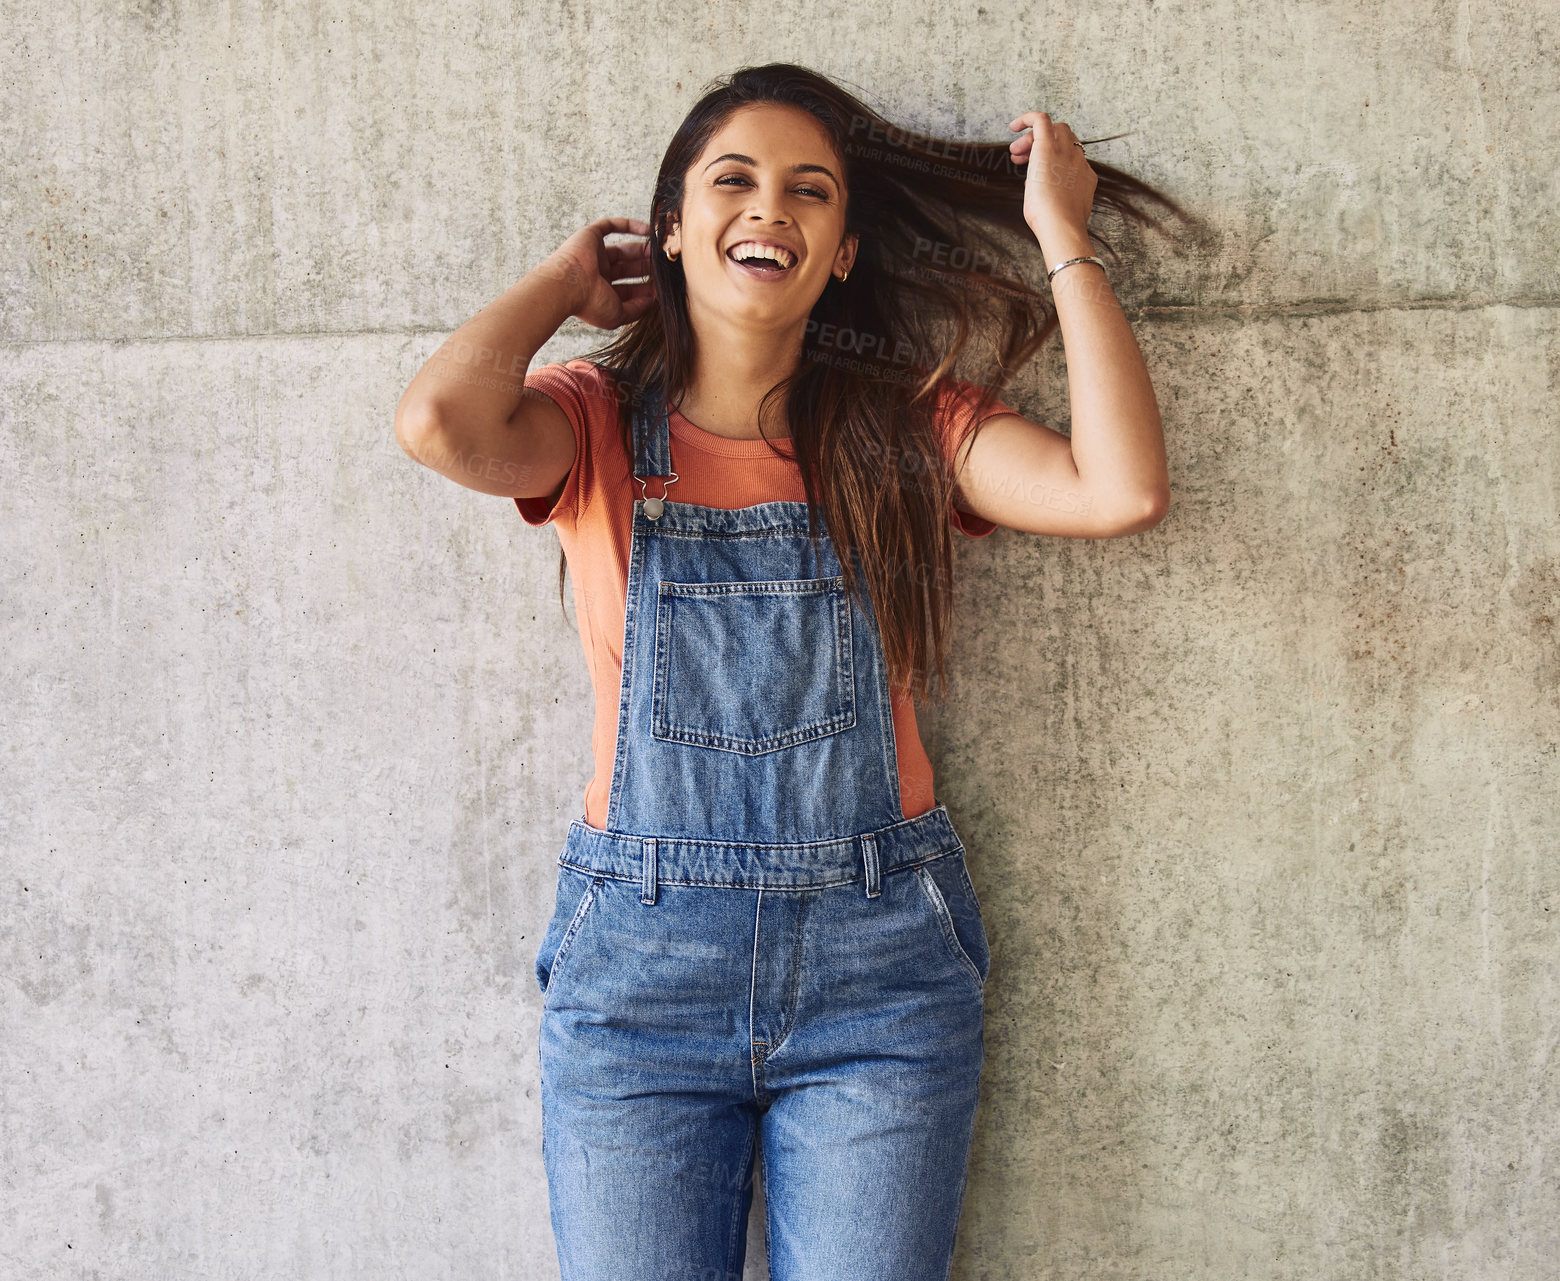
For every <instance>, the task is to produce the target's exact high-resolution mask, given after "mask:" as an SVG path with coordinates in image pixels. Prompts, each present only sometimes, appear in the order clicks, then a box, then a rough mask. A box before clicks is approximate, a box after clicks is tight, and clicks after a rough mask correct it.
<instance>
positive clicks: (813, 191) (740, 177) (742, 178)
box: [715, 173, 829, 200]
mask: <svg viewBox="0 0 1560 1281" xmlns="http://www.w3.org/2000/svg"><path fill="white" fill-rule="evenodd" d="M732 179H735V180H736V181H737V182H746V181H747V180H748V179H747V175H746V174H740V173H728V174H727V175H726V176H725V177H723V178H717V179H715V185H716V186H717V187H719V186H721V185H722V184H723V183H725V182H727V181H729V180H732ZM797 190H798V191H805V192H807V193H808V194H809V195H814V196H817V197H818V199H819V200H827V199H828V198H829V193H828V192H827V191H819V190H818V188H817V187H798V188H797Z"/></svg>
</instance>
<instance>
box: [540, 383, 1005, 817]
mask: <svg viewBox="0 0 1560 1281" xmlns="http://www.w3.org/2000/svg"><path fill="white" fill-rule="evenodd" d="M525 385H526V386H527V387H532V388H535V389H536V390H537V391H540V392H542V393H544V394H545V395H547V396H549V397H550V398H551V399H552V400H554V401H556V402H557V404H558V407H559V408H560V409H562V410H563V412H564V415H565V416H566V417H567V418H568V420H569V422H570V424H571V425H572V426H573V428H574V442H575V450H574V462H573V464H572V465H571V466H570V468H569V474H568V475H567V476H565V477H564V480H563V485H562V487H561V489H560V490H559V492H558V493H557V494H556V495H555V496H553V497H550V498H517V499H515V505H516V506H517V507H518V508H519V509H520V515H521V516H523V517H524V518H525V521H526V523H527V524H529V525H547V524H551V525H553V526H554V527H555V528H556V529H557V532H558V541H559V542H560V543H562V544H563V550H564V554H565V556H567V557H568V562H569V571H570V575H571V577H572V579H573V583H574V609H575V617H576V618H577V619H578V620H579V628H580V642H581V644H582V645H583V646H584V648H585V662H586V665H587V666H588V668H589V669H590V681H591V686H592V688H593V689H594V690H595V696H596V717H595V724H594V727H593V729H592V732H591V749H592V754H593V755H594V757H595V763H596V776H595V777H594V778H593V779H591V781H590V783H589V785H588V786H587V787H586V788H585V821H586V822H587V823H589V824H590V825H591V826H592V827H596V828H604V827H605V826H606V813H607V796H608V789H609V788H610V787H611V785H612V764H613V757H614V754H615V752H616V749H617V731H618V725H617V716H618V702H619V696H620V694H621V691H622V684H623V627H624V623H625V620H626V616H627V605H628V554H629V544H630V539H631V530H632V524H633V511H634V500H635V499H636V498H638V497H639V490H638V487H637V486H636V485H635V484H634V483H633V480H632V469H631V468H630V466H629V460H628V459H627V458H626V457H625V456H624V454H623V443H622V439H621V437H620V435H619V431H618V422H617V411H618V399H617V395H616V393H615V391H614V390H613V388H612V384H611V380H610V377H609V375H607V374H605V373H603V372H602V371H601V370H600V369H599V368H598V367H597V366H595V365H593V364H591V363H590V362H589V361H586V360H570V361H567V362H563V363H555V364H548V365H542V366H540V367H538V368H536V369H534V370H532V371H531V372H530V373H528V374H527V375H526V378H525ZM977 397H978V389H977V388H975V387H974V385H973V384H971V383H966V382H960V381H957V380H951V379H950V380H946V381H945V382H944V384H943V387H942V389H941V390H940V393H939V401H938V409H937V417H936V423H937V426H938V431H939V433H940V435H941V437H942V441H943V446H944V449H945V451H946V456H947V457H948V458H949V459H950V460H951V459H952V458H954V457H955V456H956V454H955V450H956V447H957V445H958V444H961V443H962V442H963V440H964V437H965V435H966V434H967V433H968V431H969V430H970V429H971V428H972V427H973V426H974V425H975V420H974V419H973V417H972V410H973V408H974V400H975V399H976V398H977ZM1014 412H1016V411H1015V410H1013V409H1010V408H1009V407H1008V406H1007V405H1005V404H1003V403H1002V402H1001V401H994V402H993V403H992V405H991V406H990V408H989V409H988V410H987V412H986V414H985V415H983V416H982V417H983V419H984V418H986V417H990V416H991V415H993V414H1011V413H1014ZM667 427H668V430H669V433H670V437H671V439H670V442H669V443H670V445H671V453H672V470H673V471H674V472H676V473H677V479H676V481H674V482H672V485H671V487H670V488H671V492H669V493H668V494H667V499H668V501H670V502H681V503H695V504H698V505H700V506H704V507H722V508H728V509H729V508H736V507H751V506H753V505H755V504H757V503H768V502H782V501H790V502H805V501H806V500H807V495H806V491H805V490H804V489H803V486H802V474H801V469H800V468H799V467H798V466H797V465H796V463H795V461H794V460H792V459H789V458H780V457H776V456H775V455H774V454H773V453H772V452H771V450H770V445H769V443H768V442H767V441H764V440H732V439H730V438H728V437H725V436H717V435H715V434H714V433H713V432H707V431H705V430H704V429H703V428H701V427H695V426H694V425H693V424H692V423H691V422H689V421H688V420H687V419H686V418H684V417H683V416H682V415H681V414H680V413H678V412H677V411H676V410H671V411H670V412H669V414H668V418H667ZM778 444H779V446H780V448H782V449H785V448H787V445H786V443H785V442H784V441H781V442H778ZM649 492H650V493H652V494H655V493H659V492H660V485H659V484H658V483H656V482H651V485H650V489H649ZM950 519H952V521H953V522H954V524H955V526H957V527H958V528H959V529H960V530H961V531H962V532H964V533H965V534H967V535H969V536H970V537H971V538H984V537H986V536H987V535H988V534H990V533H991V532H992V531H993V530H994V529H996V526H995V525H994V524H993V523H992V522H991V521H989V520H985V519H983V518H981V517H979V516H976V515H975V514H974V513H972V512H965V511H960V510H959V509H958V508H953V509H952V512H951V513H950ZM890 704H891V708H892V714H893V725H894V744H895V750H896V754H897V756H898V761H899V795H900V803H901V807H902V809H903V810H904V816H905V817H906V818H914V817H916V816H917V815H918V814H924V813H925V812H926V811H927V810H929V809H931V808H932V807H933V804H934V800H933V790H932V767H931V762H930V761H929V760H928V759H927V756H926V749H925V748H924V747H923V746H922V744H921V734H920V730H919V728H918V727H917V725H916V719H915V702H914V700H913V698H912V696H911V694H910V693H909V691H908V690H893V691H890Z"/></svg>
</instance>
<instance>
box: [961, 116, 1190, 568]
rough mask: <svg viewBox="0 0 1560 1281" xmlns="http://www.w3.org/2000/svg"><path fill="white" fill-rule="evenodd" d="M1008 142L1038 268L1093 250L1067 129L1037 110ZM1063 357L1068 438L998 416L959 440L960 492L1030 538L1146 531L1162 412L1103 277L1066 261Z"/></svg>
mask: <svg viewBox="0 0 1560 1281" xmlns="http://www.w3.org/2000/svg"><path fill="white" fill-rule="evenodd" d="M1024 125H1029V126H1031V132H1030V134H1029V135H1028V136H1027V137H1021V138H1016V139H1014V140H1013V143H1012V151H1013V158H1014V161H1015V163H1017V162H1023V161H1026V160H1027V163H1028V166H1029V168H1028V172H1027V173H1026V175H1025V180H1024V219H1025V221H1026V222H1028V224H1029V226H1030V229H1031V230H1032V231H1033V232H1034V233H1035V236H1036V238H1037V239H1038V240H1039V242H1040V250H1041V253H1042V254H1043V255H1044V257H1045V263H1046V267H1047V268H1048V269H1049V268H1052V267H1055V266H1057V264H1059V263H1063V262H1066V261H1067V260H1068V259H1069V258H1086V257H1090V256H1092V255H1093V253H1094V250H1093V247H1092V245H1091V244H1090V241H1089V233H1088V229H1087V223H1088V216H1089V210H1090V208H1091V207H1092V204H1093V197H1094V188H1095V178H1094V172H1093V170H1091V169H1090V168H1089V166H1088V162H1087V161H1086V160H1085V159H1084V157H1083V151H1082V149H1081V148H1079V147H1078V146H1076V145H1075V144H1074V142H1073V137H1072V130H1071V129H1069V128H1068V127H1067V126H1066V125H1065V124H1059V123H1057V124H1053V123H1052V121H1051V118H1050V116H1048V115H1047V114H1046V113H1045V112H1040V111H1026V112H1025V113H1024V114H1023V115H1021V116H1019V117H1018V118H1017V119H1016V120H1014V121H1013V122H1012V125H1011V127H1012V128H1014V129H1019V128H1021V127H1023V126H1024ZM1051 296H1052V298H1053V299H1054V300H1055V303H1056V313H1057V318H1058V320H1059V321H1060V324H1061V330H1062V345H1063V348H1064V351H1065V354H1066V358H1067V389H1068V399H1069V402H1070V404H1071V409H1072V434H1071V436H1070V437H1068V436H1063V435H1062V434H1061V433H1060V432H1056V431H1052V430H1051V429H1050V428H1049V427H1044V426H1041V425H1040V424H1038V423H1033V422H1030V421H1029V420H1028V419H1027V418H1023V417H1021V416H1019V415H1017V414H999V415H997V416H995V417H993V418H991V419H989V420H988V421H986V422H985V423H983V424H982V426H981V429H980V431H979V432H978V433H976V434H975V436H974V438H973V440H971V441H968V442H966V445H965V456H964V457H963V458H962V459H960V460H959V463H960V465H961V466H962V469H963V470H962V471H961V473H960V475H959V489H960V491H961V492H962V494H963V499H964V503H965V505H966V506H967V507H968V509H969V510H970V511H972V512H974V513H975V514H976V515H977V516H984V517H985V518H986V519H987V520H991V521H995V522H996V523H997V524H999V525H1006V526H1008V527H1009V528H1012V529H1021V530H1024V531H1026V532H1029V533H1036V534H1055V535H1059V536H1061V537H1064V538H1119V537H1121V536H1123V535H1126V534H1135V533H1139V532H1141V531H1142V530H1145V529H1150V528H1152V527H1153V526H1155V525H1157V524H1158V523H1159V522H1160V521H1161V520H1163V519H1164V517H1165V513H1166V511H1168V510H1169V506H1170V480H1169V474H1168V468H1167V465H1166V461H1165V440H1164V432H1163V430H1162V424H1161V421H1160V416H1159V405H1158V403H1157V402H1156V400H1155V398H1154V388H1153V385H1152V384H1151V383H1150V382H1149V377H1148V370H1147V369H1146V368H1145V366H1144V364H1143V355H1142V352H1141V351H1139V350H1138V345H1137V339H1136V338H1135V337H1134V336H1133V334H1132V327H1131V325H1130V324H1128V322H1127V318H1126V315H1125V314H1124V313H1123V312H1122V310H1121V303H1120V302H1119V301H1118V300H1117V298H1116V295H1115V292H1114V291H1113V290H1112V289H1111V287H1110V281H1109V280H1108V279H1106V276H1105V273H1104V272H1103V271H1101V270H1100V268H1099V267H1098V266H1097V265H1096V264H1094V263H1091V262H1080V263H1074V264H1073V265H1072V266H1070V267H1066V268H1064V269H1063V270H1061V271H1059V272H1057V274H1056V276H1055V277H1054V279H1053V280H1052V282H1051Z"/></svg>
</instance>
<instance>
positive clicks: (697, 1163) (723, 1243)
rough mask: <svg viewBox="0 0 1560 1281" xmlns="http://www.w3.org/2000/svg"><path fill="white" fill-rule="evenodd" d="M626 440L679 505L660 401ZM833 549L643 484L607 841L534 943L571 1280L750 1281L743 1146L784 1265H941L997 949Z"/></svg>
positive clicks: (969, 1128) (781, 511)
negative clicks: (900, 737)
mask: <svg viewBox="0 0 1560 1281" xmlns="http://www.w3.org/2000/svg"><path fill="white" fill-rule="evenodd" d="M633 434H634V445H635V460H634V461H635V466H634V476H635V479H636V481H639V482H640V483H641V484H643V482H644V480H645V479H646V478H649V477H661V478H663V485H662V494H663V495H664V493H665V487H666V485H669V484H671V483H672V482H673V481H675V473H674V472H673V471H672V468H671V453H670V441H669V435H668V428H667V414H666V407H665V402H664V400H663V399H662V398H661V397H660V396H657V395H654V394H652V395H650V396H648V397H646V398H644V399H643V400H642V401H641V403H640V407H639V408H638V409H637V411H636V413H635V415H634V431H633ZM666 478H669V479H666ZM643 492H644V491H643V489H641V493H643ZM819 546H820V549H821V555H815V554H814V549H813V546H812V543H811V540H810V538H809V533H808V517H807V505H806V503H805V502H768V503H759V504H757V505H756V506H751V507H742V508H737V509H734V510H727V509H723V508H714V507H702V506H696V505H692V504H688V503H678V502H673V501H663V498H661V497H651V498H644V497H641V498H638V499H635V500H634V514H633V532H632V540H631V545H630V559H629V572H628V599H627V615H626V620H625V626H624V632H623V681H622V688H621V693H620V701H619V707H618V732H617V747H616V754H615V757H614V761H613V768H612V780H611V788H610V792H609V801H608V807H607V816H606V828H605V829H601V828H596V827H594V826H592V825H590V824H588V823H586V822H585V821H584V820H583V818H581V819H576V820H574V821H573V822H572V823H571V824H570V826H569V830H568V834H567V836H566V838H565V843H564V848H563V851H562V853H560V854H559V856H558V884H557V899H556V904H555V907H554V911H553V915H552V919H551V921H550V922H549V924H548V927H547V931H546V933H545V935H544V937H543V939H542V942H541V944H540V947H539V950H538V952H537V955H536V980H537V984H538V987H539V988H540V989H541V992H542V1018H541V1029H540V1033H539V1053H540V1060H541V1084H542V1089H541V1093H542V1155H543V1162H544V1165H545V1167H546V1171H547V1182H548V1194H549V1200H550V1206H551V1217H552V1227H553V1233H554V1237H555V1239H556V1243H557V1249H558V1261H559V1266H560V1271H561V1274H562V1281H740V1279H741V1277H742V1272H743V1263H744V1255H745V1251H746V1244H747V1222H748V1211H749V1209H750V1207H751V1203H752V1194H753V1163H754V1162H753V1157H754V1149H755V1142H756V1141H757V1140H759V1138H760V1136H761V1142H759V1143H758V1150H759V1151H760V1152H761V1153H762V1162H763V1183H764V1194H765V1202H766V1208H767V1220H766V1224H765V1226H766V1229H767V1233H766V1236H767V1242H768V1251H769V1270H770V1276H771V1277H772V1278H773V1281H946V1278H947V1276H948V1274H949V1270H950V1268H951V1265H952V1257H953V1246H954V1237H955V1231H956V1228H957V1225H958V1220H959V1215H960V1210H961V1206H962V1203H963V1199H964V1189H965V1179H966V1173H967V1165H968V1158H969V1150H970V1141H971V1136H972V1134H973V1129H974V1119H975V1111H976V1103H977V1098H978V1094H979V1082H980V1074H981V1068H982V1065H983V1062H984V1057H985V1051H984V1040H983V1019H984V1004H983V1002H984V992H983V989H984V985H985V980H986V973H987V969H988V967H989V964H990V955H989V952H988V950H987V940H986V934H985V930H984V927H983V924H982V921H981V915H980V907H979V904H978V903H977V901H976V897H975V891H974V888H973V887H972V885H971V884H970V879H969V874H968V872H967V870H966V867H965V858H964V847H963V844H962V842H961V841H960V839H959V836H958V834H957V833H956V832H955V831H954V828H953V824H952V822H951V821H950V820H949V817H948V813H947V811H946V809H945V808H944V807H943V806H942V805H941V804H938V805H936V806H935V807H934V808H933V809H931V810H930V811H928V812H927V813H925V814H922V815H919V816H918V817H916V818H913V819H906V818H904V817H903V812H902V810H901V806H900V794H899V773H898V766H897V759H896V755H895V749H894V729H893V721H892V718H891V712H890V701H889V686H888V682H887V672H886V665H885V661H884V656H883V650H882V643H881V639H880V636H879V632H878V628H877V623H876V620H875V616H874V614H873V613H872V611H871V610H870V608H868V609H867V610H865V611H864V610H863V609H862V608H861V607H860V606H859V605H858V604H857V603H856V602H853V601H852V600H851V599H850V598H849V596H848V595H847V593H846V591H845V587H844V579H843V578H842V577H841V575H840V564H839V561H838V560H837V559H836V556H835V551H834V548H833V545H832V543H831V542H830V541H829V539H828V537H827V535H826V534H820V542H819ZM856 563H857V564H858V565H859V563H860V562H859V560H858V561H857V562H856Z"/></svg>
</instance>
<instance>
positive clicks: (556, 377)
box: [515, 360, 602, 525]
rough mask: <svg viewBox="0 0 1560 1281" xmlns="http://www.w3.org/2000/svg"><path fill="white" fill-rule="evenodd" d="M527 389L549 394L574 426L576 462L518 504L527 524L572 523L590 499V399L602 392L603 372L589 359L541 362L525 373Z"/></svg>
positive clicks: (518, 500) (516, 502)
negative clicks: (546, 489) (550, 486)
mask: <svg viewBox="0 0 1560 1281" xmlns="http://www.w3.org/2000/svg"><path fill="white" fill-rule="evenodd" d="M525 386H526V390H527V392H529V393H531V394H540V395H544V396H547V397H548V398H549V399H550V400H552V401H553V402H554V403H555V404H557V406H558V408H559V409H561V410H562V411H563V414H564V417H565V418H567V419H568V420H569V426H571V427H572V428H574V462H573V463H572V464H571V465H570V467H569V472H568V475H566V476H565V477H564V478H563V481H562V482H561V483H560V484H559V486H558V488H557V489H555V490H553V492H552V493H551V494H547V495H545V496H543V497H540V498H517V499H515V506H516V507H517V508H519V509H520V515H521V517H522V518H523V519H524V520H525V523H526V524H527V525H550V524H552V523H553V522H555V521H556V522H558V523H561V524H573V523H574V521H575V520H577V519H578V517H579V514H580V512H581V510H582V509H583V507H584V506H585V505H586V503H588V502H589V498H588V494H589V480H590V471H591V423H592V421H593V419H594V418H595V417H598V416H599V410H600V407H599V406H597V407H595V408H596V409H597V413H596V414H593V413H592V412H591V411H592V408H593V407H592V404H591V401H592V400H593V399H594V398H599V397H600V396H601V395H602V390H601V374H600V371H599V370H597V369H596V367H595V366H594V365H592V364H591V363H590V362H589V361H584V360H571V361H567V362H555V363H553V364H548V365H541V366H538V367H537V368H536V369H533V370H532V371H531V372H530V373H528V374H527V375H526V376H525Z"/></svg>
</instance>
